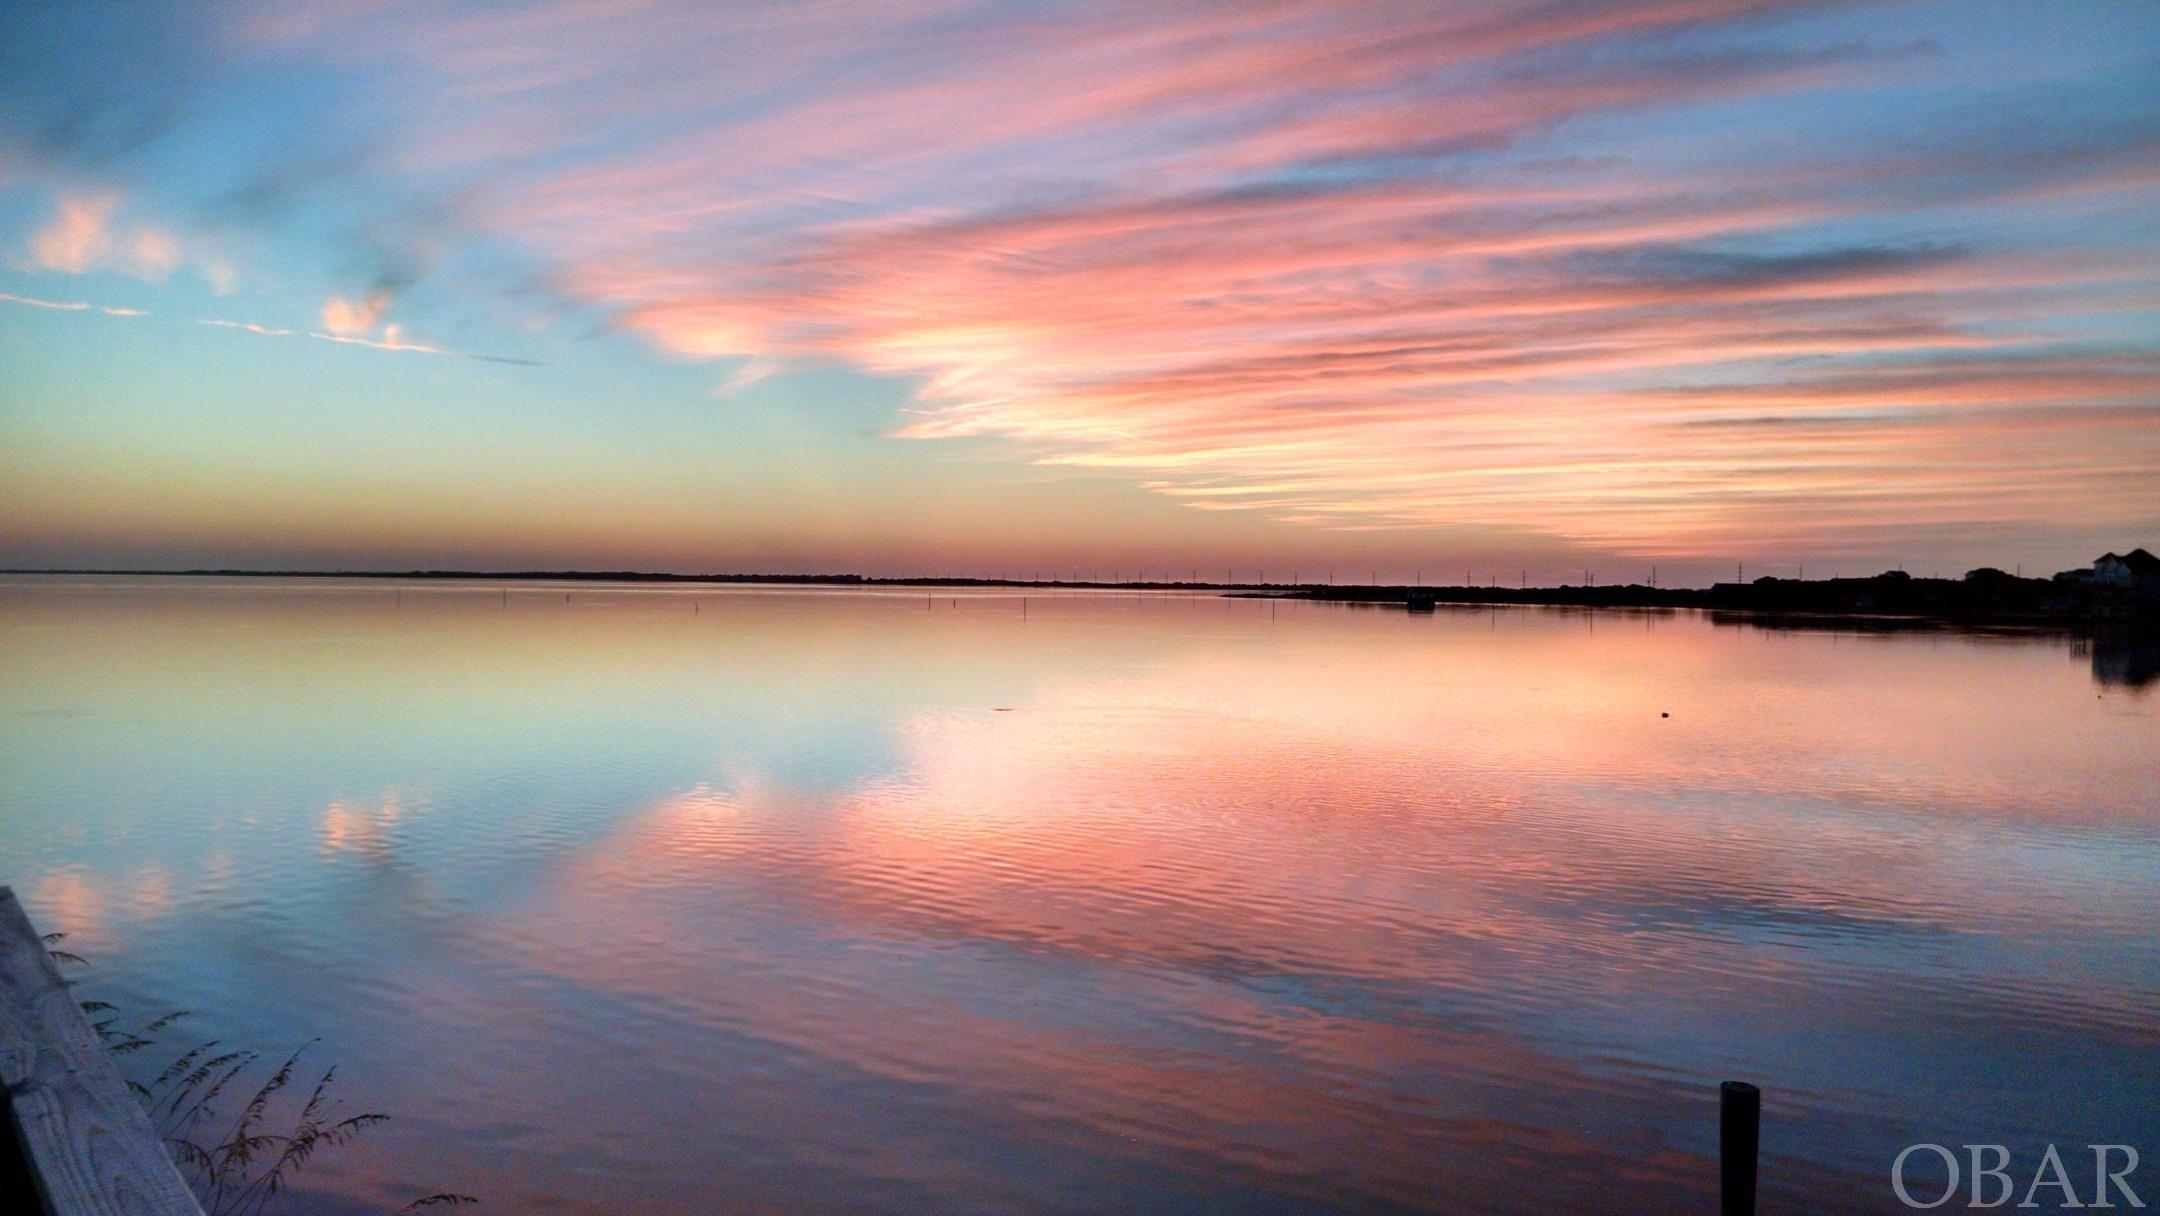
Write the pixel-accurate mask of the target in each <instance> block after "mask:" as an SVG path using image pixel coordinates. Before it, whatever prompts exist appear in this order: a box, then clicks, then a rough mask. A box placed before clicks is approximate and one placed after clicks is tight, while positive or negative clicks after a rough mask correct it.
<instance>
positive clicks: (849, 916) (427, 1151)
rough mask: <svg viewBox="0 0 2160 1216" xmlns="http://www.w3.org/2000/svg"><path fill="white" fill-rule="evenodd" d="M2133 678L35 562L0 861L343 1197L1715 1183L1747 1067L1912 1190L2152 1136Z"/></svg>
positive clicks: (1582, 642)
mask: <svg viewBox="0 0 2160 1216" xmlns="http://www.w3.org/2000/svg"><path fill="white" fill-rule="evenodd" d="M566 595H567V597H568V598H567V599H566V598H565V597H566ZM2149 660H2150V656H2149V655H2147V656H2143V657H2142V659H2141V656H2139V655H2137V654H2135V653H2131V654H2127V655H2126V654H2125V653H2124V652H2122V651H2119V650H2103V651H2102V652H2101V653H2098V654H2093V653H2088V652H2085V651H2083V650H2078V649H2073V647H2072V646H2071V645H2070V644H2069V643H2067V642H2065V641H2063V640H2061V639H2001V638H1983V637H1969V636H1953V635H1915V634H1904V635H1896V636H1858V635H1854V634H1841V633H1793V632H1771V631H1765V630H1760V629H1756V628H1752V627H1746V626H1737V625H1720V624H1714V623H1712V622H1710V621H1708V620H1705V619H1703V618H1700V617H1695V616H1689V615H1625V614H1596V615H1591V614H1570V613H1560V612H1553V611H1543V610H1502V611H1498V612H1470V613H1461V614H1450V613H1446V612H1443V613H1439V614H1436V615H1431V616H1412V615H1408V614H1405V613H1402V612H1386V611H1371V610H1362V611H1361V610H1354V609H1345V608H1335V607H1323V606H1315V605H1297V604H1283V605H1280V606H1277V605H1271V604H1269V603H1267V602H1262V601H1238V600H1224V599H1216V598H1204V597H1168V596H1164V597H1151V596H1133V595H1112V594H1092V595H1074V596H1065V597H1044V596H1030V597H1029V599H1028V600H1027V603H1026V605H1025V607H1024V609H1023V605H1022V604H1021V602H1020V601H1019V599H1018V598H1016V597H1014V596H1012V595H1009V594H1004V593H998V594H988V593H978V594H973V595H970V594H967V593H961V594H960V595H958V596H957V597H949V596H948V597H939V598H937V599H936V600H935V601H934V602H928V601H926V600H925V598H924V597H923V596H922V595H921V594H919V593H913V594H911V593H906V592H899V593H893V594H877V593H867V592H857V591H814V590H785V589H763V590H738V591H724V592H718V591H710V590H703V591H697V592H693V591H690V590H686V589H680V588H669V589H657V590H639V589H629V588H619V589H607V588H592V587H585V588H572V589H567V590H566V589H563V588H554V587H536V586H532V585H520V586H515V587H511V588H509V589H507V591H506V592H505V591H504V590H502V589H499V588H496V587H494V586H478V585H463V586H456V587H452V586H448V585H442V584H436V585H429V586H424V587H408V588H406V589H404V590H403V591H398V590H397V589H395V588H393V587H391V586H390V585H387V584H380V583H367V584H360V585H354V584H334V583H313V582H310V583H255V584H247V583H216V582H206V581H187V582H158V581H154V580H72V581H71V580H57V579H46V580H36V579H16V580H10V581H5V582H0V882H11V883H12V884H13V885H15V886H16V888H17V889H18V891H19V892H20V893H21V894H22V895H23V897H24V898H25V901H26V902H27V904H28V905H29V908H30V910H31V913H32V915H33V916H34V917H36V918H37V920H38V921H39V922H40V924H41V926H43V927H45V928H49V929H64V930H66V931H68V932H69V933H70V934H71V935H72V938H71V945H72V946H74V947H75V948H76V949H77V950H78V952H80V953H83V954H86V955H88V956H90V958H91V959H92V966H91V968H90V969H89V971H87V972H85V973H84V974H85V976H86V980H85V986H86V988H87V989H89V990H91V991H92V992H93V993H94V994H95V995H97V996H100V997H104V998H106V999H109V1000H112V1001H114V1002H116V1003H119V1004H121V1005H123V1006H126V1007H128V1008H131V1009H140V1010H142V1011H144V1012H145V1013H149V1012H155V1011H160V1010H163V1009H167V1008H173V1007H183V1008H187V1009H190V1010H193V1011H195V1014H194V1017H193V1019H192V1028H191V1035H192V1036H193V1037H199V1038H208V1037H217V1038H220V1039H224V1040H226V1041H228V1042H239V1043H246V1044H250V1045H254V1046H259V1047H262V1048H265V1049H274V1048H284V1047H290V1046H293V1045H297V1044H299V1043H300V1042H302V1041H304V1040H306V1039H309V1038H313V1037H319V1038H320V1039H321V1040H322V1043H321V1045H320V1046H319V1047H318V1048H317V1049H316V1050H317V1051H318V1052H319V1053H320V1055H321V1058H323V1059H324V1060H325V1061H329V1060H335V1061H337V1062H338V1063H339V1065H340V1068H341V1077H342V1078H343V1080H342V1085H343V1086H344V1087H345V1088H346V1090H347V1091H348V1093H349V1094H350V1095H351V1096H352V1098H353V1099H354V1100H356V1101H359V1102H362V1103H363V1104H364V1105H367V1106H372V1107H376V1108H380V1109H385V1110H389V1111H391V1112H393V1113H394V1114H395V1115H396V1116H397V1118H396V1120H395V1121H394V1122H393V1123H392V1124H390V1125H388V1126H387V1127H386V1128H385V1129H383V1130H382V1131H380V1132H379V1133H378V1134H376V1135H375V1136H374V1137H373V1138H372V1139H371V1140H368V1141H364V1142H362V1144H361V1145H360V1146H359V1147H356V1148H353V1149H351V1150H348V1151H345V1152H342V1153H338V1154H335V1155H332V1156H330V1157H327V1158H325V1159H324V1160H323V1162H322V1164H321V1165H320V1166H319V1167H318V1172H317V1173H316V1174H315V1175H314V1185H315V1187H316V1193H315V1194H313V1195H312V1196H310V1199H311V1202H312V1203H313V1205H314V1209H315V1210H320V1211H324V1212H343V1211H347V1210H352V1211H361V1210H375V1209H380V1208H382V1207H385V1206H389V1207H394V1206H396V1205H397V1204H399V1203H402V1202H403V1201H405V1200H406V1199H409V1198H412V1197H413V1196H414V1195H416V1194H419V1193H421V1192H423V1191H426V1190H433V1189H441V1188H453V1189H458V1190H465V1191H471V1192H474V1193H477V1194H479V1195H481V1196H482V1197H484V1198H485V1199H486V1200H487V1202H488V1206H487V1207H486V1208H484V1209H482V1210H483V1211H495V1212H517V1213H527V1212H530V1213H562V1212H577V1213H598V1212H622V1213H677V1212H681V1213H693V1212H695V1213H703V1212H775V1213H779V1212H788V1213H804V1212H816V1213H826V1212H830V1213H938V1214H940V1216H953V1214H963V1213H1124V1212H1131V1213H1141V1212H1146V1213H1163V1212H1192V1213H1222V1214H1226V1216H1227V1214H1232V1213H1235V1214H1239V1216H1244V1214H1251V1213H1304V1212H1412V1211H1420V1212H1424V1211H1429V1212H1451V1213H1452V1212H1487V1211H1491V1212H1549V1211H1555V1210H1562V1209H1566V1210H1571V1211H1578V1212H1613V1213H1621V1212H1640V1211H1653V1210H1663V1211H1690V1210H1691V1211H1707V1210H1711V1208H1712V1207H1713V1206H1714V1199H1713V1196H1714V1173H1715V1171H1714V1166H1713V1163H1712V1155H1713V1154H1714V1151H1715V1093H1714V1085H1715V1083H1716V1082H1717V1081H1719V1080H1721V1079H1726V1078H1743V1079H1750V1080H1754V1081H1756V1082H1758V1083H1760V1084H1761V1085H1762V1086H1763V1087H1764V1088H1765V1090H1766V1091H1767V1093H1768V1099H1767V1107H1768V1112H1767V1120H1768V1122H1767V1127H1766V1131H1765V1153H1766V1165H1765V1174H1766V1187H1767V1191H1768V1197H1767V1200H1766V1209H1768V1210H1773V1211H1788V1212H1797V1211H1822V1210H1829V1209H1831V1208H1833V1207H1834V1208H1836V1209H1838V1210H1843V1211H1880V1210H1899V1209H1897V1207H1896V1204H1895V1202H1894V1200H1892V1199H1891V1198H1890V1196H1889V1194H1888V1191H1887V1186H1886V1182H1885V1171H1886V1167H1887V1164H1888V1162H1889V1159H1890V1158H1891V1157H1892V1156H1893V1155H1894V1154H1895V1153H1896V1151H1897V1149H1898V1148H1900V1147H1901V1146H1903V1145H1905V1144H1907V1143H1909V1142H1911V1141H1914V1140H1935V1141H1946V1142H1950V1143H1963V1142H1967V1141H2002V1142H2006V1143H2010V1144H2013V1145H2029V1144H2037V1143H2040V1142H2044V1141H2048V1140H2054V1141H2057V1142H2064V1143H2077V1144H2084V1143H2087V1142H2090V1141H2095V1140H2101V1141H2132V1142H2137V1143H2140V1144H2144V1145H2146V1146H2147V1148H2148V1155H2152V1154H2151V1153H2150V1151H2149V1150H2150V1148H2151V1147H2152V1141H2151V1132H2152V1129H2154V1128H2156V1127H2160V1090H2156V1087H2155V1085H2154V1079H2155V1075H2156V1072H2160V930H2156V928H2155V900H2154V892H2155V890H2160V796H2156V792H2155V791H2156V788H2160V686H2148V687H2142V688H2141V687H2138V686H2137V685H2136V683H2135V681H2136V680H2138V679H2142V678H2147V677H2149V675H2150V668H2151V663H2150V661H2149ZM2126 681H2129V682H2126ZM1663 713H1670V715H1671V717H1669V718H1665V717H1661V716H1660V715H1661V714H1663ZM2153 1176H2154V1175H2153V1173H2152V1167H2151V1166H2150V1165H2148V1167H2147V1169H2146V1172H2145V1173H2144V1174H2143V1175H2142V1177H2143V1178H2145V1179H2151V1178H2152V1177H2153ZM2153 1198H2154V1196H2153V1195H2152V1193H2151V1191H2150V1190H2149V1189H2148V1191H2147V1199H2148V1201H2150V1200H2152V1199H2153Z"/></svg>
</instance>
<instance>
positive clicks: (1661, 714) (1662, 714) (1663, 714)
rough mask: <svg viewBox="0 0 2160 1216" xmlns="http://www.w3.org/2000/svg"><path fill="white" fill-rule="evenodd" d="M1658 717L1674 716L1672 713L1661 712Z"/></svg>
mask: <svg viewBox="0 0 2160 1216" xmlns="http://www.w3.org/2000/svg"><path fill="white" fill-rule="evenodd" d="M1658 717H1660V718H1670V717H1672V715H1671V714H1668V713H1660V714H1658Z"/></svg>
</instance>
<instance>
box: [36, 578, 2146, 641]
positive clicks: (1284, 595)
mask: <svg viewBox="0 0 2160 1216" xmlns="http://www.w3.org/2000/svg"><path fill="white" fill-rule="evenodd" d="M0 575H46V576H70V577H85V576H87V577H131V578H265V579H370V580H379V581H398V582H535V583H539V582H554V583H565V582H567V583H629V584H673V585H693V586H695V585H709V586H726V585H768V586H770V585H798V586H800V585H808V586H839V587H954V588H957V587H1012V588H1019V589H1044V590H1091V591H1200V592H1210V593H1216V594H1222V595H1228V596H1233V597H1239V598H1256V599H1303V600H1311V601H1314V602H1319V603H1340V604H1353V605H1364V606H1370V607H1390V606H1393V607H1402V608H1406V609H1408V610H1410V611H1412V612H1430V611H1435V610H1437V609H1438V608H1439V607H1441V606H1443V605H1447V606H1465V607H1485V606H1493V605H1529V606H1543V607H1572V608H1636V609H1688V608H1692V609H1702V610H1709V611H1723V612H1735V613H1746V614H1749V615H1762V616H1777V617H1783V618H1795V619H1806V618H1814V619H1820V620H1823V621H1825V622H1826V623H1827V622H1828V621H1843V622H1851V623H1859V622H1867V621H1874V622H1877V623H1879V624H1881V625H1883V626H1888V627H1896V625H1897V623H1898V622H1939V623H1944V624H1964V625H1991V626H1998V627H2019V626H2023V627H2031V628H2051V629H2062V628H2075V627H2080V626H2090V625H2095V624H2101V625H2109V626H2115V625H2129V626H2133V627H2141V628H2142V627H2148V626H2151V625H2154V624H2160V612H2156V611H2155V604H2154V603H2153V601H2152V599H2151V598H2150V597H2139V596H2122V595H2110V594H2106V593H2102V592H2096V591H2094V590H2093V589H2091V588H2089V587H2084V586H2079V585H2074V584H2065V583H2063V582H2062V581H2061V580H2059V579H2055V580H2050V579H2027V578H2017V577H2014V576H2011V575H2007V574H2001V573H2000V572H1994V571H1988V572H1984V576H1983V575H1982V573H1981V572H1976V575H1974V576H1968V577H1966V578H1963V579H1944V578H1915V577H1912V576H1910V575H1906V574H1903V573H1901V572H1897V571H1888V572H1885V573H1883V574H1879V575H1874V576H1872V577H1867V578H1831V579H1815V580H1800V579H1783V578H1768V577H1766V578H1759V579H1756V580H1755V581H1753V582H1748V583H1717V584H1714V585H1712V586H1710V587H1707V588H1691V587H1652V586H1647V585H1644V584H1641V583H1629V584H1617V585H1612V586H1595V585H1562V586H1558V587H1498V586H1485V587H1477V586H1467V585H1458V586H1423V585H1413V584H1329V583H1270V582H1210V581H1187V580H1172V581H1158V580H1124V581H1110V580H1100V579H1039V580H1038V579H1003V578H960V577H932V576H912V577H880V576H874V575H863V574H671V573H663V572H654V571H640V570H494V571H483V570H212V569H194V570H90V569H40V570H32V569H9V570H0Z"/></svg>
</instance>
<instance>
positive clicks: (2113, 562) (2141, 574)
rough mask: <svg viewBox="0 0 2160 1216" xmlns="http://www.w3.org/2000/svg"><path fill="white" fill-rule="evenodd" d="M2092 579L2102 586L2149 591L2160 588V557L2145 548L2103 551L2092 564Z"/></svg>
mask: <svg viewBox="0 0 2160 1216" xmlns="http://www.w3.org/2000/svg"><path fill="white" fill-rule="evenodd" d="M2092 581H2093V582H2094V583H2096V584H2098V585H2099V586H2102V587H2121V588H2124V589H2127V590H2136V591H2149V590H2153V589H2155V588H2160V557H2154V556H2153V555H2152V554H2150V553H2147V552H2146V551H2145V550H2143V549H2132V550H2131V551H2130V552H2128V553H2103V554H2101V555H2100V559H2099V560H2098V561H2095V562H2094V563H2093V564H2092Z"/></svg>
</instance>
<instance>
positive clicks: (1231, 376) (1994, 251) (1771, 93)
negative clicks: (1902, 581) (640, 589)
mask: <svg viewBox="0 0 2160 1216" xmlns="http://www.w3.org/2000/svg"><path fill="white" fill-rule="evenodd" d="M2140 544H2142V545H2148V546H2152V545H2156V544H2160V4H2154V3H2150V2H2149V0H2119V2H2113V3H2101V2H2085V3H2078V2H2071V0H2065V2H2062V3H2051V4H2044V5H2040V4H2024V3H2009V2H2002V3H1970V2H1958V3H1927V2H1896V3H1875V4H1869V3H1850V2H1848V3H1822V2H1778V0H1745V2H1742V0H1626V2H1623V0H1538V2H1533V3H1499V2H1495V0H1417V2H1415V3H1398V2H1395V0H1275V2H1267V0H1239V2H1235V3H1231V2H1224V3H1179V2H1173V0H1150V2H1147V3H1118V2H1115V0H1096V2H1092V3H1076V4H1058V3H1050V4H1016V3H981V2H968V0H852V2H847V3H839V2H832V0H794V2H775V3H763V2H759V3H737V4H710V3H693V2H690V0H535V2H532V3H520V4H507V3H460V4H449V3H439V2H435V0H338V2H335V3H332V2H329V0H294V2H289V3H278V4H250V3H239V2H225V3H216V4H185V3H175V4H152V3H133V2H130V3H104V2H100V0H69V2H54V0H17V2H16V3H13V4H8V5H5V6H0V565H8V566H37V567H43V566H87V567H101V568H115V567H158V568H179V567H189V566H205V565H208V566H245V567H259V568H266V569H310V568H315V569H320V568H346V569H360V568H373V569H399V568H410V567H413V566H460V567H471V568H493V569H502V568H536V567H548V568H583V569H621V568H637V569H671V570H683V571H718V570H733V571H769V572H807V571H859V572H863V573H870V574H906V573H929V574H972V575H1022V576H1036V575H1047V574H1052V573H1055V574H1059V575H1062V576H1068V577H1069V576H1072V575H1074V574H1080V575H1085V576H1096V577H1100V576H1108V575H1112V574H1115V575H1118V576H1122V577H1132V576H1135V575H1139V574H1145V575H1147V576H1148V577H1156V576H1158V575H1162V574H1173V575H1177V576H1179V577H1190V576H1192V575H1193V574H1198V575H1199V576H1201V577H1206V578H1213V577H1231V576H1234V577H1237V578H1241V579H1250V578H1257V577H1261V576H1263V575H1265V576H1268V577H1274V578H1283V577H1288V576H1291V575H1292V574H1293V573H1294V574H1296V575H1298V576H1299V577H1304V578H1308V579H1311V578H1316V577H1323V576H1327V575H1329V574H1332V575H1333V576H1334V577H1336V578H1337V579H1338V581H1362V580H1363V579H1365V578H1368V577H1376V578H1381V579H1384V580H1388V581H1393V580H1397V579H1402V580H1408V579H1410V578H1413V577H1415V578H1421V579H1423V580H1425V581H1427V582H1442V581H1446V582H1455V581H1460V580H1462V579H1464V578H1469V579H1472V580H1474V581H1476V582H1481V583H1482V582H1487V581H1500V582H1509V581H1517V580H1523V581H1529V582H1533V583H1540V582H1542V583H1555V582H1561V581H1568V582H1575V581H1580V580H1581V579H1582V578H1584V577H1592V578H1595V579H1596V580H1597V581H1600V582H1619V581H1636V580H1640V579H1643V578H1646V577H1648V575H1649V572H1650V570H1651V567H1653V566H1657V567H1658V568H1659V571H1660V576H1661V579H1662V581H1666V582H1674V583H1678V582H1688V581H1695V582H1701V581H1707V580H1709V579H1711V578H1725V577H1731V576H1732V574H1733V573H1734V572H1735V570H1736V569H1739V568H1741V567H1745V568H1746V569H1747V572H1748V574H1749V575H1750V576H1751V577H1752V576H1753V575H1755V574H1758V573H1764V574H1772V573H1774V574H1792V573H1801V572H1805V573H1806V574H1807V575H1809V576H1811V577H1812V576H1817V575H1825V574H1831V573H1844V574H1855V573H1872V572H1874V571H1876V570H1881V569H1884V568H1888V567H1891V566H1902V567H1904V568H1906V569H1908V570H1911V571H1913V572H1915V573H1923V574H1925V573H1935V572H1940V573H1943V574H1957V573H1961V572H1962V571H1963V570H1965V569H1967V568H1969V567H1971V566H1976V565H1981V564H1994V565H2000V566H2003V567H2005V568H2023V569H2024V570H2025V571H2026V572H2027V573H2038V572H2048V571H2052V570H2055V569H2061V568H2064V567H2068V566H2073V565H2082V564H2084V563H2086V562H2088V561H2090V560H2091V558H2092V557H2094V556H2096V555H2097V554H2099V553H2100V552H2102V551H2103V550H2106V549H2124V548H2128V547H2130V546H2133V545H2140Z"/></svg>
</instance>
